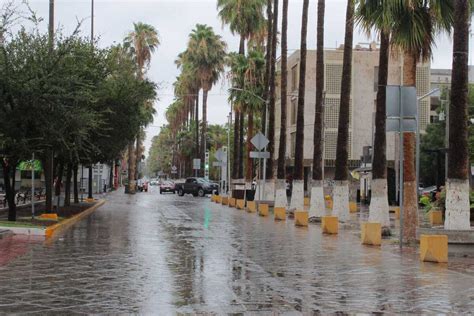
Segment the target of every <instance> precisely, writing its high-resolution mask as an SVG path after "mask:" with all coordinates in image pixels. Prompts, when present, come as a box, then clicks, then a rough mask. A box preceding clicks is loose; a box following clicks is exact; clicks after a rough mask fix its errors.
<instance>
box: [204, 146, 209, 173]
mask: <svg viewBox="0 0 474 316" xmlns="http://www.w3.org/2000/svg"><path fill="white" fill-rule="evenodd" d="M204 178H206V179H209V151H207V150H206V154H205V156H204Z"/></svg>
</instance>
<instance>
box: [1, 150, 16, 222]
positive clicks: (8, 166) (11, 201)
mask: <svg viewBox="0 0 474 316" xmlns="http://www.w3.org/2000/svg"><path fill="white" fill-rule="evenodd" d="M0 161H1V163H2V170H3V182H4V185H5V194H6V199H7V203H8V220H9V221H11V222H14V221H16V203H15V202H16V201H15V169H16V162H13V161H10V160H5V159H0ZM12 170H13V177H12V178H10V174H11V172H12ZM12 182H13V185H12Z"/></svg>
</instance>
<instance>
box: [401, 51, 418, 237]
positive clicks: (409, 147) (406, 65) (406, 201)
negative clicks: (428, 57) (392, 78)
mask: <svg viewBox="0 0 474 316" xmlns="http://www.w3.org/2000/svg"><path fill="white" fill-rule="evenodd" d="M416 64H417V60H416V57H415V56H414V55H413V54H411V53H405V54H404V58H403V85H404V86H409V87H415V86H416ZM415 140H416V137H415V133H412V132H409V133H404V135H403V168H404V177H403V190H404V191H403V210H404V214H403V217H404V221H403V241H404V242H414V241H416V228H417V227H418V201H417V200H418V193H417V188H416V170H415Z"/></svg>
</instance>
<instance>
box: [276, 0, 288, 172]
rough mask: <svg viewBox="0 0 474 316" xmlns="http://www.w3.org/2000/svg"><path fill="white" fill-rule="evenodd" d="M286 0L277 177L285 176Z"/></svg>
mask: <svg viewBox="0 0 474 316" xmlns="http://www.w3.org/2000/svg"><path fill="white" fill-rule="evenodd" d="M287 54H288V0H283V12H282V22H281V89H280V99H281V100H280V113H281V115H280V140H279V145H278V170H277V178H278V179H280V180H284V179H285V178H286V165H285V159H286V106H287V100H288V96H287V85H288V55H287Z"/></svg>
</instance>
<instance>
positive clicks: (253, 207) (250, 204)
mask: <svg viewBox="0 0 474 316" xmlns="http://www.w3.org/2000/svg"><path fill="white" fill-rule="evenodd" d="M247 212H249V213H256V212H257V203H256V202H255V201H247Z"/></svg>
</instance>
